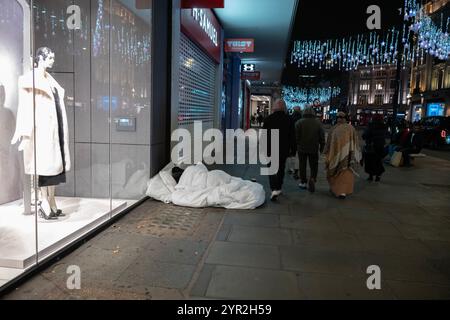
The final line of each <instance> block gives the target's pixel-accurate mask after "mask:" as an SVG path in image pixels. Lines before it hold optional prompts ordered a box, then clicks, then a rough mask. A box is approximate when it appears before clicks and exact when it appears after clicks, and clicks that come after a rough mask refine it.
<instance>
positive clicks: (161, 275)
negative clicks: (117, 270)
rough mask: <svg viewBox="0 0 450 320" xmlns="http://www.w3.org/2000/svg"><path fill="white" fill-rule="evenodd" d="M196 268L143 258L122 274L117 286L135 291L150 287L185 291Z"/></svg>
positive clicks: (116, 283)
mask: <svg viewBox="0 0 450 320" xmlns="http://www.w3.org/2000/svg"><path fill="white" fill-rule="evenodd" d="M195 268H196V267H195V266H193V265H186V264H179V263H167V262H157V261H153V260H152V259H151V258H150V257H145V256H143V257H140V258H138V260H137V261H135V262H133V263H132V264H131V265H130V266H129V268H127V269H126V270H125V271H123V272H122V273H121V274H120V276H119V277H118V279H117V280H116V281H115V286H120V285H122V286H129V287H132V288H134V290H138V289H141V290H142V289H143V288H150V287H161V288H166V289H185V288H186V287H187V286H188V285H189V282H190V280H191V278H192V276H193V274H194V271H195Z"/></svg>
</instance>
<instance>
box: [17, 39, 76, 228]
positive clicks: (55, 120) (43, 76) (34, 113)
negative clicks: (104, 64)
mask: <svg viewBox="0 0 450 320" xmlns="http://www.w3.org/2000/svg"><path fill="white" fill-rule="evenodd" d="M54 62H55V54H54V53H53V51H52V50H51V49H49V48H45V47H44V48H39V49H38V50H37V52H36V57H35V68H34V70H33V71H31V72H29V73H27V74H25V75H23V76H22V77H20V79H19V108H18V111H17V126H16V133H15V135H14V138H13V140H12V141H11V143H12V144H15V143H17V142H18V141H20V145H19V151H23V152H24V167H25V173H26V174H28V175H35V174H36V175H37V176H36V177H35V179H33V180H34V181H35V184H36V185H35V187H37V188H38V190H37V194H38V203H37V204H38V210H39V215H40V216H41V217H42V218H44V219H45V220H55V219H57V218H58V217H60V216H63V213H62V211H61V210H59V209H58V207H57V204H56V200H55V189H56V186H57V185H59V184H61V183H65V182H66V172H67V171H69V170H70V165H71V164H70V153H69V134H68V132H69V130H68V124H67V114H66V110H65V106H64V94H65V91H64V89H63V88H62V87H61V86H60V85H59V84H58V82H57V81H56V80H55V79H54V78H53V77H52V76H51V75H50V74H49V73H48V72H47V69H51V68H52V67H53V64H54ZM33 106H34V107H35V109H33ZM35 140H36V141H35ZM35 145H36V149H35Z"/></svg>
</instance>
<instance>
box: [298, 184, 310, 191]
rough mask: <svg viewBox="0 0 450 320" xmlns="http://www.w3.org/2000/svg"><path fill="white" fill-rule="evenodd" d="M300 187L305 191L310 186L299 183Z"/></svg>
mask: <svg viewBox="0 0 450 320" xmlns="http://www.w3.org/2000/svg"><path fill="white" fill-rule="evenodd" d="M298 187H299V188H300V189H303V190H306V189H308V186H307V185H306V183H299V184H298Z"/></svg>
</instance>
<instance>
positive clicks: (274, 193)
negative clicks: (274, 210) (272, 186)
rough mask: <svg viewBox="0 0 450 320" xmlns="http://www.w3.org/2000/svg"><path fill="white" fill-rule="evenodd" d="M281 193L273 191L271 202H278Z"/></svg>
mask: <svg viewBox="0 0 450 320" xmlns="http://www.w3.org/2000/svg"><path fill="white" fill-rule="evenodd" d="M278 196H279V193H278V192H277V191H272V195H271V196H270V201H277V200H278Z"/></svg>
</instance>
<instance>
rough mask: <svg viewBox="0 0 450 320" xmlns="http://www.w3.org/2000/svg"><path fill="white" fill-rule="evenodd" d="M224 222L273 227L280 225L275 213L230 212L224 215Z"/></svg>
mask: <svg viewBox="0 0 450 320" xmlns="http://www.w3.org/2000/svg"><path fill="white" fill-rule="evenodd" d="M224 224H237V225H241V226H255V227H274V228H277V227H279V226H280V219H279V216H278V215H275V214H252V211H249V212H248V213H230V214H227V215H226V216H225V220H224Z"/></svg>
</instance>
